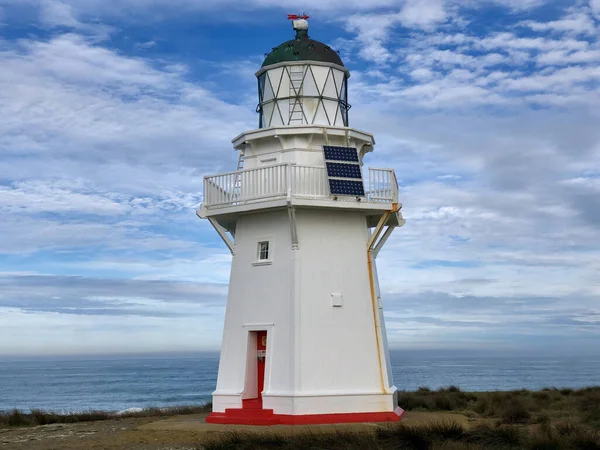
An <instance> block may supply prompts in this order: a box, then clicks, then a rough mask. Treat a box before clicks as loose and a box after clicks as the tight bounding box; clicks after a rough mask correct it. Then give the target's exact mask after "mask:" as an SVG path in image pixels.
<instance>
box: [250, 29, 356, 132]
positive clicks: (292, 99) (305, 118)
mask: <svg viewBox="0 0 600 450" xmlns="http://www.w3.org/2000/svg"><path fill="white" fill-rule="evenodd" d="M293 24H294V30H295V31H296V37H295V38H294V39H292V40H290V41H287V42H284V43H283V44H280V45H278V46H277V47H274V48H273V50H272V51H271V52H270V53H269V54H267V56H266V58H265V61H264V63H263V65H262V68H261V69H260V70H259V71H258V72H257V74H256V76H257V78H258V98H259V102H258V106H257V108H256V110H257V112H258V113H259V128H269V127H275V126H282V125H285V126H288V125H292V126H293V125H325V126H340V127H347V126H348V110H349V109H350V105H349V104H348V78H349V77H350V72H349V71H348V69H346V68H345V67H344V63H343V62H342V60H341V58H340V56H339V55H338V54H337V52H336V51H334V50H333V49H332V48H331V47H329V46H328V45H326V44H324V43H322V42H319V41H315V40H313V39H310V37H309V36H308V22H307V21H306V20H304V19H299V20H294V22H293Z"/></svg>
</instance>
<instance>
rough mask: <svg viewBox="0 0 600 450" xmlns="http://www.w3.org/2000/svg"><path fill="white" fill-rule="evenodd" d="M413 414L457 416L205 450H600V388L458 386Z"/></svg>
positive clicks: (232, 438) (247, 440)
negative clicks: (461, 418) (462, 419)
mask: <svg viewBox="0 0 600 450" xmlns="http://www.w3.org/2000/svg"><path fill="white" fill-rule="evenodd" d="M399 404H400V406H402V407H403V408H404V409H406V410H407V411H430V412H455V413H461V414H464V415H466V416H467V417H469V419H470V424H469V426H466V427H465V426H463V425H460V424H457V423H455V422H452V421H442V422H432V423H427V424H422V425H412V426H411V425H407V424H403V423H400V424H393V425H383V426H380V427H379V428H377V429H374V430H373V431H370V430H364V431H361V432H340V431H337V432H321V433H299V434H288V435H285V434H275V433H270V434H244V433H226V434H223V435H220V436H217V437H216V438H214V439H212V440H211V441H209V442H207V443H203V445H202V447H199V448H202V449H205V450H226V449H232V450H233V449H241V450H259V449H267V450H268V449H285V450H296V449H298V450H299V449H307V450H313V449H314V450H317V449H319V450H338V449H339V450H355V449H356V450H366V449H373V450H388V449H394V450H404V449H406V450H484V449H495V450H517V449H519V450H600V387H592V388H586V389H579V390H574V389H554V388H546V389H543V390H542V391H537V392H536V391H527V390H519V391H508V392H477V393H468V392H462V391H461V390H460V389H459V388H457V387H454V386H451V387H449V388H444V389H440V390H437V391H434V390H431V389H429V388H427V387H422V388H420V389H418V390H417V391H415V392H401V393H399Z"/></svg>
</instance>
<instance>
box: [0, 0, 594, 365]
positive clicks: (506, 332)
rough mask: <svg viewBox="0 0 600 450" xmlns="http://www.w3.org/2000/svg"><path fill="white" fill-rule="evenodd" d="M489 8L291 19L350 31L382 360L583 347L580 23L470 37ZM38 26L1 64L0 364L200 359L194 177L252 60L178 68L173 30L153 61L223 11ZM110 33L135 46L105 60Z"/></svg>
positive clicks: (73, 8)
mask: <svg viewBox="0 0 600 450" xmlns="http://www.w3.org/2000/svg"><path fill="white" fill-rule="evenodd" d="M5 3H6V2H5ZM492 3H493V2H477V4H475V3H474V2H467V1H460V2H459V1H451V2H446V3H442V2H434V1H431V2H420V3H418V4H417V3H416V2H412V1H408V2H401V3H399V2H392V1H385V0H376V1H372V2H353V3H350V4H349V5H348V7H347V9H344V6H343V4H342V3H340V2H325V3H323V2H321V9H317V8H318V7H319V5H317V4H316V3H314V2H313V3H311V4H310V5H307V6H306V7H307V9H308V8H309V7H310V6H311V5H312V6H313V7H314V8H315V11H320V14H322V15H320V18H321V19H322V20H323V21H329V22H328V24H329V26H331V30H332V31H331V33H332V34H334V35H335V34H342V33H343V30H339V29H337V28H336V27H337V26H341V27H343V28H344V29H345V30H346V31H348V32H350V33H352V36H350V38H347V37H346V41H344V46H343V48H344V51H345V52H346V53H347V55H345V62H347V65H348V67H350V69H351V70H352V78H351V79H350V87H349V89H350V101H351V103H352V104H353V108H352V110H351V112H350V114H351V117H350V118H351V123H352V126H353V127H357V128H359V129H364V130H367V131H369V132H373V133H374V134H375V136H376V138H377V147H376V151H375V152H374V153H373V154H369V155H368V156H367V158H366V161H365V163H366V165H367V166H373V167H375V166H378V167H393V168H395V170H396V173H397V176H398V178H399V180H400V185H401V194H400V197H401V202H402V203H403V213H404V215H405V217H406V219H407V221H408V222H407V225H406V226H404V227H403V228H401V229H398V230H396V231H395V232H394V234H393V235H392V237H391V238H390V239H389V241H388V242H387V244H386V246H385V248H384V250H383V251H382V252H381V253H380V254H379V258H378V271H379V275H380V278H381V287H382V291H383V298H384V304H385V311H386V317H387V320H388V332H389V334H390V343H391V345H392V347H397V346H407V345H411V346H416V347H418V346H436V345H438V346H440V345H445V343H447V342H452V343H453V344H452V345H455V346H458V347H460V346H468V347H469V348H473V347H476V346H479V347H485V348H491V347H494V348H495V346H503V345H509V344H511V345H513V344H514V343H515V342H514V341H515V338H514V336H519V337H520V338H522V342H529V343H531V342H533V341H531V340H530V341H528V340H527V336H542V337H544V339H546V341H545V342H551V341H552V342H559V341H560V342H569V343H573V342H579V341H578V339H581V340H582V342H583V341H585V339H583V338H582V337H581V336H582V334H584V333H585V335H589V336H592V337H596V338H597V336H596V334H597V329H598V327H597V317H598V306H597V302H598V298H600V288H599V287H598V283H597V276H598V271H599V270H600V259H599V254H598V252H597V250H596V249H595V247H594V246H593V245H592V243H594V242H598V241H599V240H600V237H599V235H598V230H599V229H600V216H599V215H598V213H597V211H600V205H599V204H598V198H600V196H599V195H598V192H599V191H598V189H599V187H598V181H597V180H598V173H596V172H597V171H594V169H593V168H595V167H598V166H599V165H600V131H599V130H598V127H597V126H596V125H597V122H598V113H599V110H598V105H599V104H600V99H599V95H598V94H599V93H600V91H599V90H598V87H599V85H600V75H599V72H598V70H599V67H600V58H599V54H598V51H600V48H599V47H598V43H597V39H595V36H596V35H595V34H593V33H592V32H591V31H590V28H589V27H590V26H591V24H595V22H592V21H591V20H592V19H590V17H591V16H590V9H588V8H587V7H584V6H583V5H581V7H578V8H566V9H565V10H564V11H558V12H556V13H555V14H554V15H552V14H551V13H550V12H548V11H546V12H545V13H544V15H542V14H538V13H537V12H536V11H535V8H536V7H537V6H539V4H540V2H511V1H502V2H497V3H496V6H498V4H499V3H500V4H501V5H500V6H501V8H498V7H495V8H494V9H493V11H494V14H497V15H498V16H499V17H498V20H497V21H495V22H493V23H492V22H490V21H489V20H487V18H486V14H487V13H489V11H488V10H487V8H489V7H490V5H491V4H492ZM6 4H8V3H6ZM273 5H274V3H273V2H272V1H270V0H259V1H256V2H254V3H251V4H240V3H239V2H238V4H236V5H231V6H232V7H231V8H230V9H231V11H233V16H235V14H236V11H237V13H238V14H239V8H265V11H267V8H272V7H273ZM278 5H279V4H278ZM280 6H281V5H279V6H278V8H279V7H280ZM284 6H285V5H284ZM9 7H10V6H9ZM521 7H523V8H529V12H528V14H527V15H528V17H529V19H530V20H529V21H527V22H523V21H522V17H523V15H522V14H520V13H519V14H517V13H518V9H519V8H521ZM32 8H33V7H32ZM36 8H37V7H36ZM43 8H44V9H41V10H40V11H39V12H40V14H41V15H40V18H41V19H42V21H43V23H42V25H43V28H44V30H43V32H42V33H41V36H42V37H36V36H35V34H28V35H23V36H20V38H19V39H12V38H10V39H5V40H3V41H1V44H0V64H2V67H3V70H2V71H0V115H1V116H2V117H3V118H4V120H2V121H0V151H1V152H2V158H1V159H0V173H1V174H2V176H1V177H0V212H2V214H3V218H4V219H3V221H2V222H1V223H0V235H2V236H10V239H3V240H0V254H2V255H3V258H1V261H0V274H1V273H3V275H2V276H0V309H2V311H1V313H0V345H1V342H7V341H8V336H10V338H11V339H13V340H14V339H17V340H18V341H20V342H23V344H22V347H21V348H20V351H22V352H29V353H36V352H37V353H40V352H41V353H43V352H47V351H59V350H60V351H64V352H94V351H98V352H100V351H104V352H106V351H125V349H124V347H126V349H128V350H137V351H146V350H148V351H149V350H159V349H164V350H173V349H199V348H203V349H204V348H206V349H208V348H211V349H216V348H217V347H218V344H219V339H220V333H221V331H220V327H221V326H222V319H223V308H224V301H225V300H224V299H225V292H226V283H227V280H228V277H229V269H230V262H231V256H230V255H229V254H228V252H227V250H226V249H225V247H224V246H223V245H222V243H221V242H220V241H219V239H218V237H217V236H216V235H215V233H214V232H213V231H212V230H211V229H210V227H209V225H208V224H206V223H205V221H200V220H198V219H197V218H196V217H195V215H194V210H195V208H196V207H197V206H198V205H199V203H200V202H201V201H202V176H203V175H205V174H207V173H218V172H226V171H229V170H232V169H233V167H235V161H236V153H235V152H234V151H233V150H232V149H231V145H230V139H231V138H232V137H233V136H235V135H237V134H238V133H239V132H241V131H242V130H245V129H252V128H255V126H256V115H255V112H254V105H255V102H256V99H255V88H256V87H255V84H254V83H255V80H254V77H253V72H254V70H255V69H256V68H257V67H258V65H259V64H260V59H261V55H260V54H258V55H252V52H253V50H251V48H253V47H248V49H250V50H248V53H249V54H248V58H247V60H244V59H242V60H241V61H240V63H239V65H236V66H235V67H233V68H232V67H231V66H230V65H228V64H227V63H224V62H223V61H213V60H210V52H207V55H209V56H206V60H202V61H198V60H197V59H195V58H191V59H190V58H187V59H186V58H185V57H184V56H181V54H180V53H179V51H180V50H179V49H182V50H181V52H182V53H185V52H186V51H187V49H188V48H189V47H188V46H189V36H187V35H186V37H185V39H184V38H180V37H178V35H177V33H173V34H171V35H170V36H169V42H170V45H172V46H173V48H176V49H178V50H177V52H175V53H174V54H168V53H165V49H164V48H163V47H164V46H163V45H162V43H163V38H164V35H161V30H162V29H161V26H162V25H164V24H163V23H162V22H161V21H174V22H173V23H178V22H177V19H176V18H177V17H178V15H181V14H187V13H188V12H189V11H199V10H200V9H202V11H203V13H204V12H206V16H205V17H209V18H210V20H213V25H214V26H218V25H220V24H221V25H222V23H221V22H220V20H237V19H236V18H235V17H227V18H226V19H225V18H219V19H218V20H217V19H216V18H214V17H215V14H220V15H221V16H223V17H224V16H225V15H224V14H222V11H223V10H222V8H223V3H222V2H210V1H209V2H188V1H183V0H181V1H179V2H178V3H176V4H173V3H169V4H167V3H165V2H158V3H155V4H154V5H153V7H152V8H147V5H143V4H142V3H139V2H136V1H132V0H131V1H130V0H128V1H126V2H121V3H119V5H117V4H116V3H114V2H97V1H92V0H86V1H78V2H74V1H68V0H63V1H61V2H57V1H54V2H51V1H48V2H46V3H45V4H44V6H43ZM211 8H212V9H211ZM219 8H221V9H219ZM236 8H237V9H236ZM34 9H35V8H34ZM35 10H36V11H37V9H35ZM167 10H168V11H167ZM340 10H343V11H346V12H347V14H345V15H343V16H342V17H341V18H340V15H339V12H340ZM272 11H273V12H275V10H272ZM133 12H135V13H136V14H138V15H139V17H141V18H140V19H139V20H140V23H142V22H143V23H145V24H152V27H153V28H152V33H151V34H150V35H144V36H141V37H140V38H139V39H137V38H136V37H134V38H131V40H130V41H127V42H129V43H128V44H127V45H121V43H122V42H124V37H125V36H128V37H130V35H134V34H135V33H133V31H132V30H133V28H132V27H131V22H130V21H129V20H128V19H127V17H128V14H131V13H133ZM309 12H310V11H309ZM310 13H311V14H312V12H310ZM211 14H212V15H211ZM188 15H189V14H188ZM136 17H138V16H136ZM244 17H247V15H244ZM317 17H319V16H317ZM159 18H160V19H159ZM174 18H175V19H174ZM207 20H208V19H207ZM265 20H269V19H265ZM169 23H171V22H169ZM99 24H100V25H103V26H108V27H112V26H114V28H111V30H112V31H111V33H113V34H111V37H112V38H114V39H111V40H106V39H105V40H103V38H102V37H99V35H98V33H97V32H96V31H97V30H94V29H93V28H87V27H88V26H96V25H99ZM161 24H162V25H161ZM212 29H213V28H211V30H212ZM163 31H164V30H163ZM230 32H235V30H233V31H232V30H231V27H229V28H228V29H227V33H230ZM198 33H199V36H201V37H202V38H207V37H211V36H212V35H209V34H205V30H202V29H201V30H199V31H198ZM122 38H123V39H122ZM155 42H159V43H161V45H154V43H155ZM244 45H250V44H249V43H244ZM142 50H143V51H142ZM244 51H245V50H244ZM139 55H143V57H140V56H139ZM346 56H347V59H346ZM591 168H592V169H591ZM32 329H36V330H37V332H36V333H31V332H30V330H32ZM490 330H492V331H493V333H492V334H493V337H491V336H490V335H489V334H487V335H486V332H489V331H490ZM2 333H5V334H4V335H3V336H2V335H1V334H2ZM124 337H125V338H124ZM123 342H125V344H126V345H124V344H123ZM588 345H590V344H589V343H588ZM10 351H13V350H11V349H7V348H3V349H0V353H1V352H10Z"/></svg>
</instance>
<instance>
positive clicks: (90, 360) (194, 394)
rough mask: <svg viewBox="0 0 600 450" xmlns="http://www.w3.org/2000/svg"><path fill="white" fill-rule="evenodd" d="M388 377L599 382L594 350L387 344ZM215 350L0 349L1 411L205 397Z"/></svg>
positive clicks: (446, 381) (488, 384)
mask: <svg viewBox="0 0 600 450" xmlns="http://www.w3.org/2000/svg"><path fill="white" fill-rule="evenodd" d="M390 354H391V360H392V371H393V376H394V384H395V385H396V387H397V388H398V389H399V390H403V391H414V390H416V389H418V388H419V387H423V386H427V387H429V388H431V389H439V388H441V387H447V386H457V387H459V388H460V389H462V390H464V391H505V390H518V389H529V390H539V389H543V388H546V387H556V388H574V389H577V388H583V387H588V386H597V385H600V355H571V356H566V355H562V356H556V355H537V356H536V355H527V354H522V355H520V356H517V355H512V356H511V355H508V354H505V353H490V354H485V353H483V352H461V351H459V352H452V351H422V350H419V351H416V350H415V351H408V350H392V351H391V352H390ZM218 362H219V353H218V352H204V353H186V354H152V355H148V354H146V355H90V356H81V355H73V356H44V357H39V356H38V357H34V356H10V357H0V411H6V410H11V409H14V408H17V409H21V410H24V411H28V410H30V409H44V410H52V411H56V412H61V413H68V412H75V411H87V410H106V411H124V410H131V409H137V408H144V407H149V406H156V407H167V406H177V405H190V404H203V403H206V402H209V401H210V400H211V393H212V392H213V390H214V389H215V384H216V379H217V369H218Z"/></svg>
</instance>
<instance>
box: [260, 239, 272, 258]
mask: <svg viewBox="0 0 600 450" xmlns="http://www.w3.org/2000/svg"><path fill="white" fill-rule="evenodd" d="M270 256H271V254H270V253H269V242H268V241H263V242H259V243H258V260H259V261H269V259H270Z"/></svg>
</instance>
